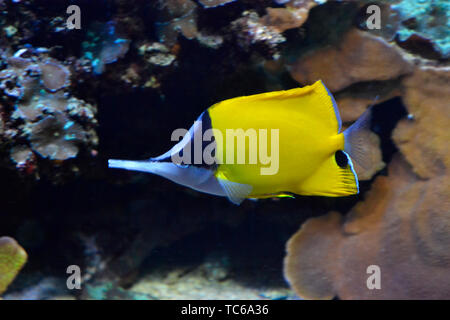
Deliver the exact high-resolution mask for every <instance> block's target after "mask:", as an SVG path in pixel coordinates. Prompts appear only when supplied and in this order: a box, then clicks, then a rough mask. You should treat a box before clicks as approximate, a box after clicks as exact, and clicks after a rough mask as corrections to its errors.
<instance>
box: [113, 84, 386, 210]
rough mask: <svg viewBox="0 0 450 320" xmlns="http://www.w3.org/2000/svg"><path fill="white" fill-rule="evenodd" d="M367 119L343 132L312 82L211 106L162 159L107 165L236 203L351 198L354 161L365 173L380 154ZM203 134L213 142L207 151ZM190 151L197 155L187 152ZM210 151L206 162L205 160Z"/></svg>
mask: <svg viewBox="0 0 450 320" xmlns="http://www.w3.org/2000/svg"><path fill="white" fill-rule="evenodd" d="M370 119H371V112H370V109H369V110H367V111H366V112H365V113H364V114H363V115H362V116H361V117H360V118H359V119H358V120H357V121H356V122H355V123H354V124H353V125H352V126H351V127H350V128H348V129H347V130H345V131H344V132H341V119H340V116H339V111H338V109H337V105H336V102H335V101H334V98H333V96H332V94H331V93H330V92H329V91H328V89H327V88H326V87H325V85H324V84H323V83H322V81H317V82H316V83H314V84H313V85H310V86H306V87H303V88H296V89H291V90H286V91H275V92H268V93H263V94H257V95H252V96H245V97H238V98H234V99H229V100H225V101H222V102H219V103H216V104H215V105H213V106H211V107H210V108H208V109H207V110H206V111H205V112H203V113H202V114H201V115H200V117H199V119H198V121H196V122H194V125H193V126H192V127H191V129H190V130H189V131H188V132H187V133H186V134H185V135H184V137H183V139H182V140H181V141H180V142H179V143H177V144H176V145H175V146H174V147H173V148H172V149H170V150H169V151H168V152H166V153H164V154H163V155H161V156H159V157H156V158H151V159H149V160H143V161H132V160H115V159H111V160H109V167H111V168H121V169H127V170H137V171H144V172H149V173H153V174H157V175H160V176H163V177H165V178H167V179H170V180H172V181H174V182H176V183H179V184H181V185H184V186H188V187H190V188H192V189H194V190H198V191H201V192H205V193H209V194H214V195H219V196H226V197H228V199H229V200H230V201H232V202H233V203H236V204H239V203H241V202H242V201H243V200H244V199H246V198H269V197H288V196H292V194H298V195H306V196H311V195H314V196H328V197H337V196H348V195H353V194H357V193H358V192H359V186H358V178H357V175H356V173H355V170H354V168H353V163H352V159H353V160H355V161H356V162H357V163H358V165H359V166H358V168H370V167H371V166H372V165H373V163H374V160H373V159H379V158H380V157H381V155H380V153H379V151H376V150H379V149H378V148H375V149H374V148H372V147H371V146H370V143H367V141H368V140H370V139H368V137H369V135H370ZM199 123H200V125H199ZM201 124H204V126H202V125H201ZM205 129H207V130H206V131H205ZM208 131H209V136H208V137H209V139H206V140H208V141H211V143H210V144H209V145H207V146H205V145H204V143H205V136H206V135H207V134H206V133H207V132H208ZM211 132H212V134H211ZM197 137H200V142H199V141H198V140H197ZM212 138H214V139H212ZM202 139H203V140H202ZM372 140H373V139H372ZM192 150H197V151H199V153H198V152H197V153H195V152H194V155H192ZM212 150H213V151H214V152H211V153H209V154H210V156H211V157H209V158H208V159H212V163H211V162H209V160H208V161H206V159H204V158H203V157H204V156H205V154H208V152H207V151H212ZM370 150H375V151H373V152H370ZM374 154H376V157H374V156H373V155H374ZM181 155H182V160H181V161H180V160H179V159H180V156H181ZM202 156H203V157H202ZM199 158H200V161H198V159H199ZM174 159H178V160H174ZM192 160H193V161H192Z"/></svg>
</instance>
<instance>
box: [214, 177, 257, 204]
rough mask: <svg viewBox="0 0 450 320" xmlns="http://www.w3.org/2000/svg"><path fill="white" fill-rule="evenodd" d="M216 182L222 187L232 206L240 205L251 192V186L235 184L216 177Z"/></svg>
mask: <svg viewBox="0 0 450 320" xmlns="http://www.w3.org/2000/svg"><path fill="white" fill-rule="evenodd" d="M217 181H218V182H219V184H220V186H221V187H222V189H223V191H224V192H225V194H226V196H227V197H228V199H229V200H230V201H231V202H233V203H234V204H237V205H239V204H241V202H242V201H244V200H245V198H247V197H248V196H249V195H250V193H251V192H252V189H253V188H252V186H250V185H248V184H242V183H237V182H233V181H229V180H227V179H224V178H221V177H217Z"/></svg>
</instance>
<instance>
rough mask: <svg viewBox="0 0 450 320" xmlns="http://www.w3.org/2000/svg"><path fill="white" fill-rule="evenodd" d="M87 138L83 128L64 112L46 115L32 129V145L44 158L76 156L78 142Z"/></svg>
mask: <svg viewBox="0 0 450 320" xmlns="http://www.w3.org/2000/svg"><path fill="white" fill-rule="evenodd" d="M85 140H86V136H85V133H84V131H83V129H82V128H81V127H80V126H79V125H78V124H76V123H74V122H73V121H70V120H69V119H67V118H66V117H65V116H64V115H63V114H62V113H56V114H55V115H54V116H52V115H50V116H47V117H45V118H44V119H42V120H41V121H39V122H36V123H35V124H33V125H32V129H31V137H30V141H31V146H32V147H33V150H35V151H37V152H38V153H39V154H40V155H41V156H42V157H44V158H50V159H54V160H66V159H69V158H73V157H76V155H77V154H78V144H79V143H80V142H84V141H85Z"/></svg>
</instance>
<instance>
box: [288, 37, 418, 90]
mask: <svg viewBox="0 0 450 320" xmlns="http://www.w3.org/2000/svg"><path fill="white" fill-rule="evenodd" d="M289 69H290V70H289V71H290V73H291V76H292V77H293V78H294V79H295V80H296V81H298V82H299V83H302V84H310V83H313V82H315V81H317V80H319V79H321V80H323V81H324V83H325V84H326V85H327V87H328V88H329V89H330V90H331V91H333V92H335V91H339V90H341V89H344V88H346V87H348V86H350V85H351V84H354V83H357V82H364V81H375V80H380V81H381V80H390V79H395V78H398V77H400V76H402V75H405V74H408V73H410V72H411V71H412V66H411V63H410V62H409V61H407V60H406V59H405V58H404V55H403V54H402V53H401V51H400V50H399V49H398V48H397V47H396V46H395V45H391V44H389V43H387V42H386V41H385V40H383V39H381V38H377V37H375V36H372V35H370V34H369V33H367V32H363V31H359V30H356V29H352V30H350V31H349V32H347V33H346V34H345V35H344V36H343V39H342V40H341V42H340V43H339V44H338V45H336V46H329V47H324V48H321V49H318V50H315V51H312V52H310V53H308V54H306V55H304V56H301V57H299V58H298V59H297V60H296V61H295V62H294V63H293V64H292V65H290V68H289Z"/></svg>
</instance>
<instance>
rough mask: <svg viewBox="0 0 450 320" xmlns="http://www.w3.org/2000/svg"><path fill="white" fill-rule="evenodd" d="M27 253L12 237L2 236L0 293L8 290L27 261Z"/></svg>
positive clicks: (0, 244)
mask: <svg viewBox="0 0 450 320" xmlns="http://www.w3.org/2000/svg"><path fill="white" fill-rule="evenodd" d="M27 258H28V256H27V253H26V252H25V250H24V249H23V248H22V247H21V246H20V245H19V244H18V243H17V241H16V240H14V239H12V238H10V237H1V238H0V294H2V293H3V292H5V291H6V289H7V288H8V286H9V284H10V283H11V282H13V281H14V278H15V277H16V276H17V274H18V273H19V271H20V270H21V269H22V268H23V266H24V265H25V263H26V262H27Z"/></svg>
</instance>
